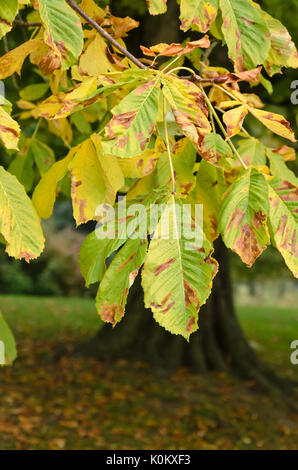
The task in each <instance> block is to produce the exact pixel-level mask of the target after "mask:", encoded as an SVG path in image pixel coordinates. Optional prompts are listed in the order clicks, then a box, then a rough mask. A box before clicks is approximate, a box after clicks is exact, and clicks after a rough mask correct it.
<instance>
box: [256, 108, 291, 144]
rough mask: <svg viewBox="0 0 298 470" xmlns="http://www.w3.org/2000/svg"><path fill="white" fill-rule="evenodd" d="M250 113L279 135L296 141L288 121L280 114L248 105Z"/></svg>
mask: <svg viewBox="0 0 298 470" xmlns="http://www.w3.org/2000/svg"><path fill="white" fill-rule="evenodd" d="M248 110H249V111H250V112H251V114H252V115H253V116H254V117H255V118H257V119H258V120H259V121H261V123H262V124H263V125H264V126H266V127H267V128H268V129H270V130H271V131H272V132H274V133H275V134H277V135H280V136H281V137H284V138H285V139H289V140H291V141H292V142H296V139H295V135H294V132H293V131H292V129H291V125H290V123H289V122H288V121H287V120H286V119H285V118H284V117H283V116H281V115H280V114H276V113H272V112H270V111H263V110H261V109H255V108H252V107H251V106H248Z"/></svg>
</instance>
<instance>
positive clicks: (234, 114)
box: [223, 104, 248, 137]
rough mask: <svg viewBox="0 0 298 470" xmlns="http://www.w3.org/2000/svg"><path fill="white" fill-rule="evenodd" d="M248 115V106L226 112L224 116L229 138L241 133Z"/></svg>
mask: <svg viewBox="0 0 298 470" xmlns="http://www.w3.org/2000/svg"><path fill="white" fill-rule="evenodd" d="M247 114H248V109H247V106H246V104H243V105H242V106H239V107H238V108H235V109H231V110H230V111H226V112H225V113H224V115H223V121H224V123H225V125H226V126H227V136H228V137H233V136H234V135H236V134H238V133H239V132H240V131H241V127H242V124H243V121H244V119H245V118H246V116H247Z"/></svg>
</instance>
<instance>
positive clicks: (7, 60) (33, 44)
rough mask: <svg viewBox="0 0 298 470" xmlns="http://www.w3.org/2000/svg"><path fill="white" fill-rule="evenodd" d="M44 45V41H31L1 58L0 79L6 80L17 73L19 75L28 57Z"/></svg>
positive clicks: (38, 39) (37, 39)
mask: <svg viewBox="0 0 298 470" xmlns="http://www.w3.org/2000/svg"><path fill="white" fill-rule="evenodd" d="M41 44H42V39H40V38H36V39H30V40H29V41H27V42H24V43H23V44H22V45H21V46H19V47H16V48H15V49H12V50H11V51H9V52H7V54H5V55H4V56H3V57H1V58H0V79H4V78H7V77H9V76H10V75H12V74H13V73H15V72H17V73H18V74H19V75H20V73H21V69H22V66H23V63H24V60H25V59H26V57H27V55H28V54H30V53H31V52H32V51H34V50H35V49H36V48H38V46H40V45H41Z"/></svg>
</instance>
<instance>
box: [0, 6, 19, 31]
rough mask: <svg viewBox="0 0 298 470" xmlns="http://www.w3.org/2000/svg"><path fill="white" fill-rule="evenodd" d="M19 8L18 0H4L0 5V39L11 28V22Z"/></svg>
mask: <svg viewBox="0 0 298 470" xmlns="http://www.w3.org/2000/svg"><path fill="white" fill-rule="evenodd" d="M18 9H19V2H18V0H5V1H2V2H1V5H0V39H1V38H2V37H3V36H5V35H6V33H8V31H10V30H11V28H12V22H13V20H14V19H15V17H16V14H17V12H18Z"/></svg>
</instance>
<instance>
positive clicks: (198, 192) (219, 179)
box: [191, 160, 227, 241]
mask: <svg viewBox="0 0 298 470" xmlns="http://www.w3.org/2000/svg"><path fill="white" fill-rule="evenodd" d="M196 180H197V184H196V187H195V189H194V191H193V192H192V194H191V198H192V201H193V202H194V203H196V204H203V209H204V210H203V222H204V233H205V235H206V237H207V238H208V240H210V241H214V240H215V239H216V238H217V237H218V227H217V214H218V211H219V208H220V205H221V201H222V197H223V194H224V192H225V191H226V189H227V184H226V182H225V178H224V173H223V170H222V169H221V168H217V167H215V166H214V165H211V164H210V163H208V162H206V161H205V160H202V161H201V162H200V165H199V170H198V173H197V177H196Z"/></svg>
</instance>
